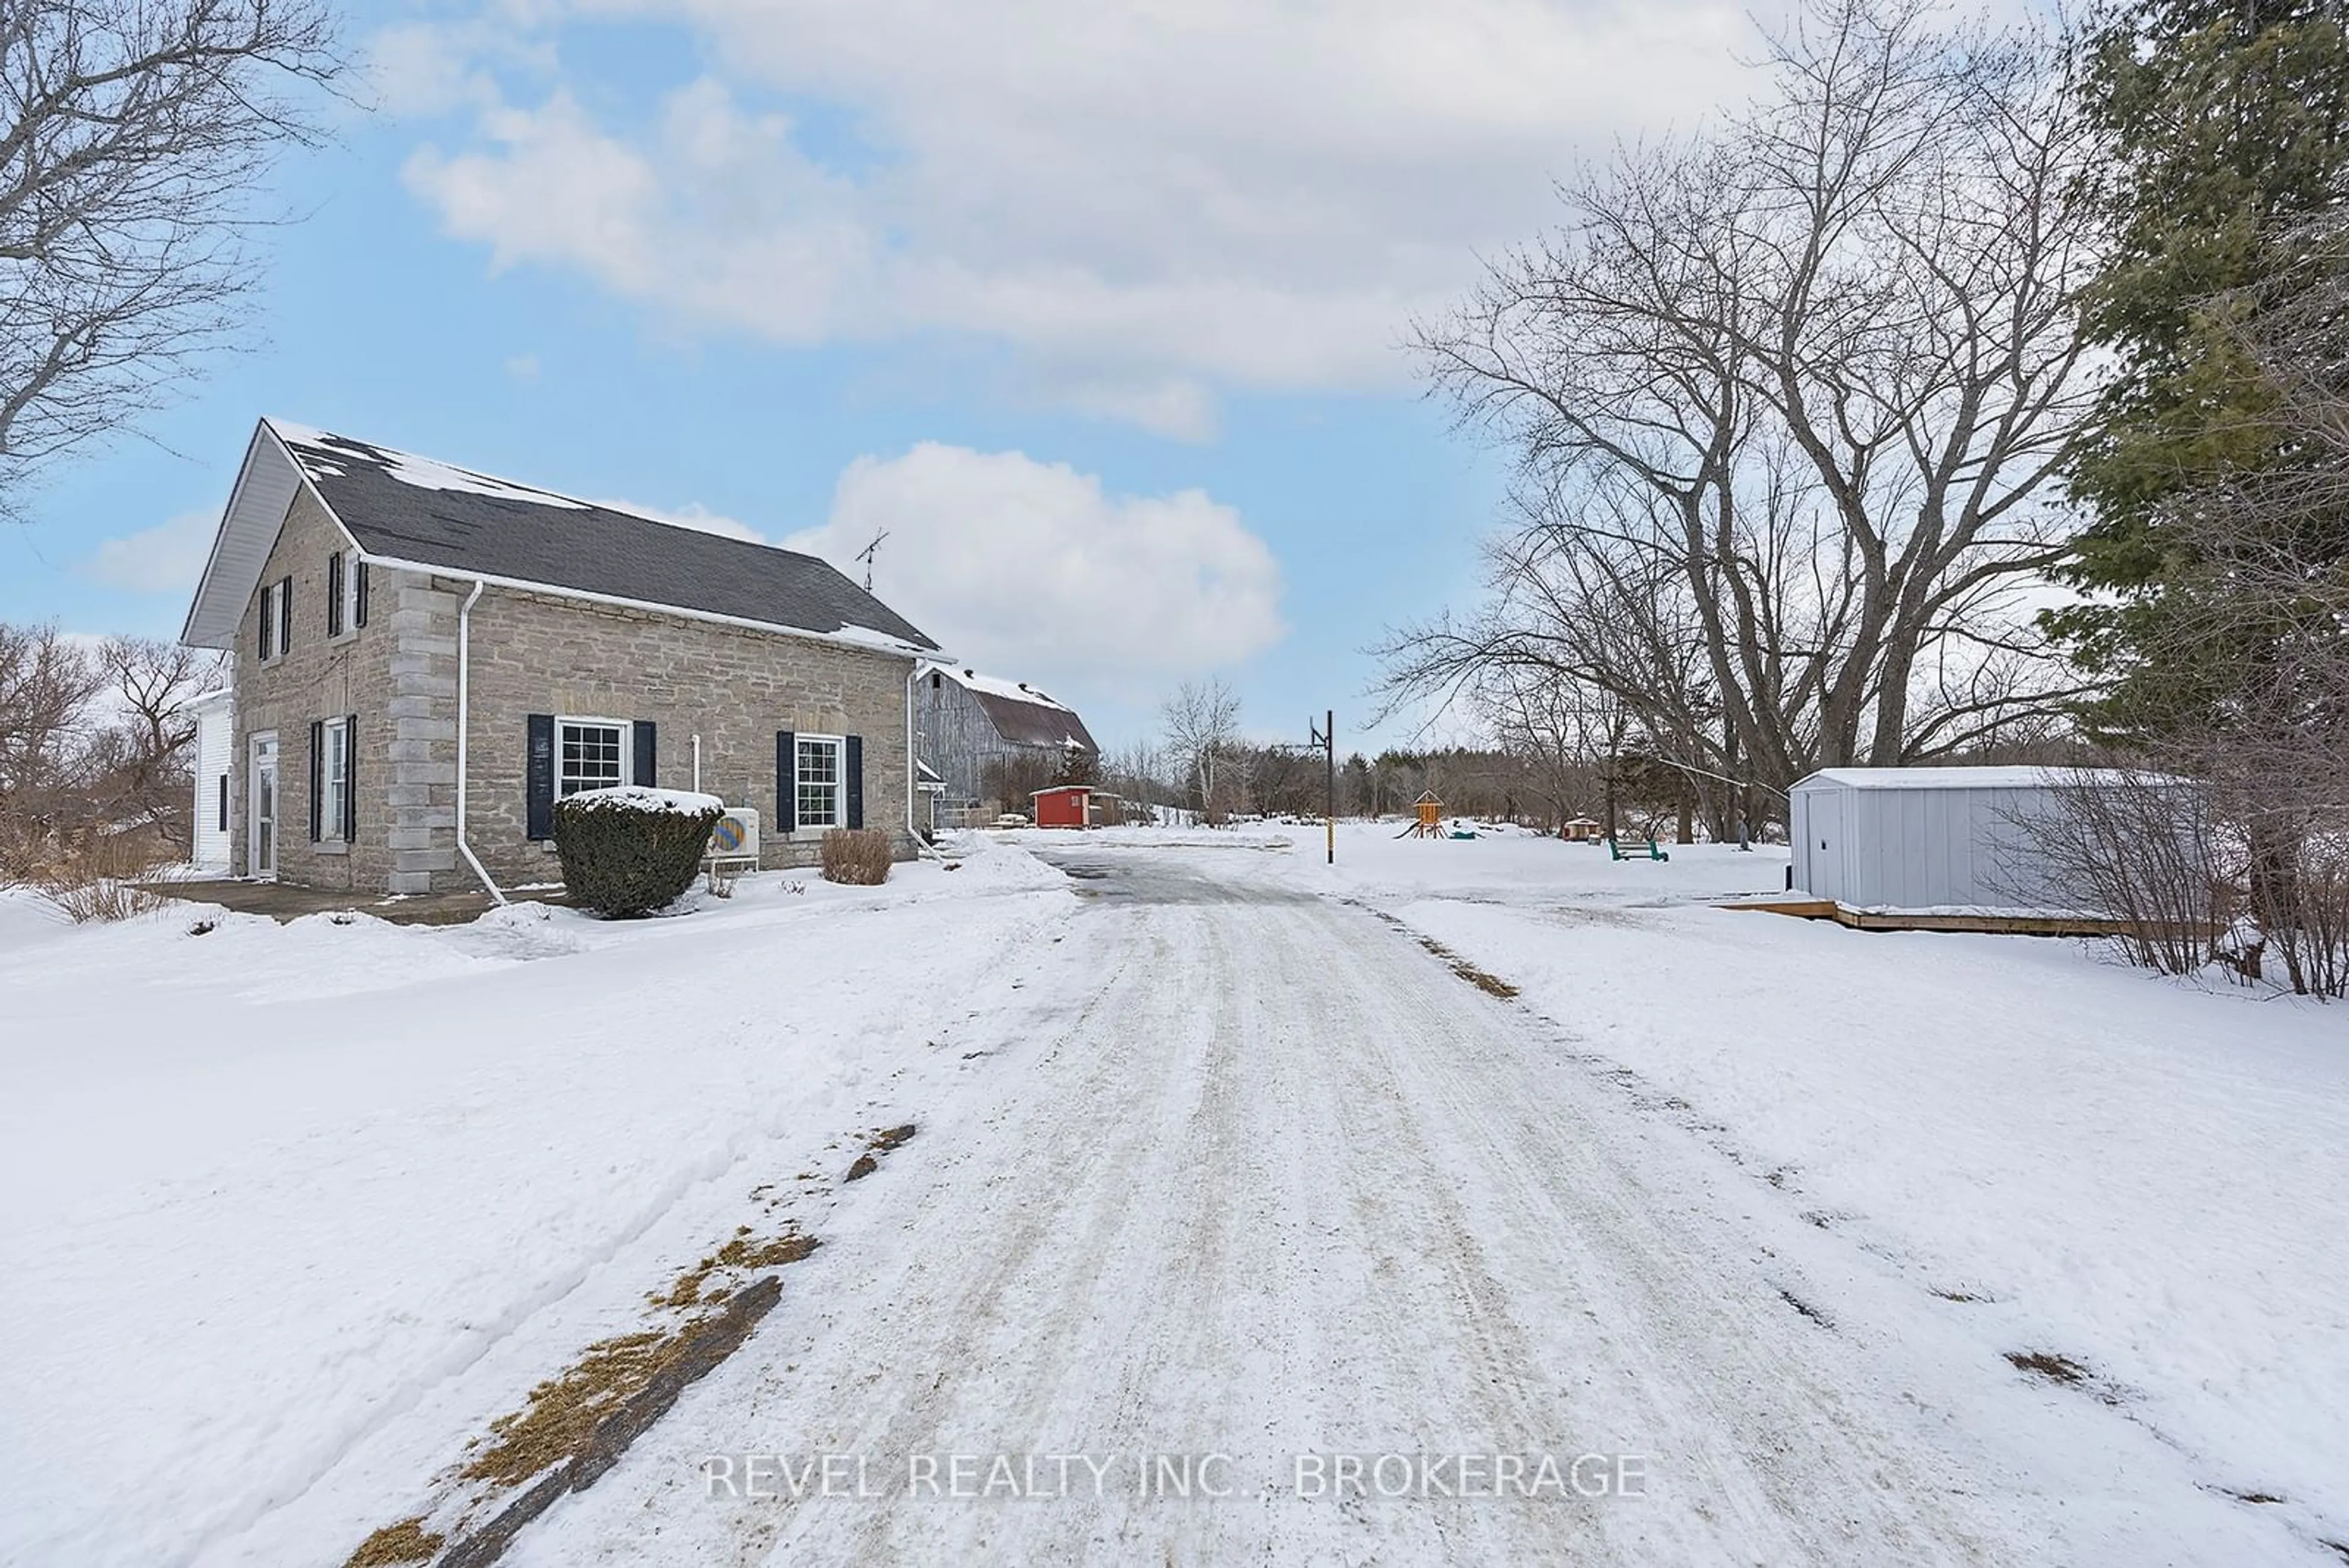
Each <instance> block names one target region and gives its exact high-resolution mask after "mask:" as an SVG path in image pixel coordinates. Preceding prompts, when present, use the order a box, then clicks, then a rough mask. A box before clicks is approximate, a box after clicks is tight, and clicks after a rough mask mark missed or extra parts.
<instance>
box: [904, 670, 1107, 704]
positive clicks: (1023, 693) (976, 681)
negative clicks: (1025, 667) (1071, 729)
mask: <svg viewBox="0 0 2349 1568" xmlns="http://www.w3.org/2000/svg"><path fill="white" fill-rule="evenodd" d="M932 670H936V671H938V672H939V673H941V674H943V675H944V676H945V677H946V678H947V680H951V681H953V682H955V683H956V684H957V685H958V686H961V687H964V688H965V689H967V690H968V691H977V692H979V693H981V694H982V695H985V696H988V697H1009V698H1010V699H1011V700H1012V701H1014V702H1035V703H1039V704H1041V705H1042V706H1044V707H1047V708H1058V709H1059V710H1061V711H1062V712H1063V713H1069V712H1074V711H1075V710H1074V709H1072V708H1071V707H1070V706H1069V705H1068V704H1067V703H1065V702H1061V701H1055V700H1054V699H1052V698H1050V697H1048V696H1046V695H1045V694H1044V693H1043V692H1041V691H1037V690H1036V689H1035V688H1034V687H1033V686H1030V685H1029V684H1028V683H1027V682H1026V681H1024V680H1004V679H1003V678H1002V677H1001V676H999V675H981V674H980V673H979V672H978V670H957V669H956V668H955V667H954V666H953V665H951V664H936V663H933V664H927V665H925V666H923V668H922V673H923V674H925V675H926V674H928V673H930V671H932Z"/></svg>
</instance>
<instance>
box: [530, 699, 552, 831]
mask: <svg viewBox="0 0 2349 1568" xmlns="http://www.w3.org/2000/svg"><path fill="white" fill-rule="evenodd" d="M528 742H529V749H528V752H527V754H526V757H525V761H524V765H523V784H524V785H525V788H526V790H527V793H528V795H529V807H528V809H527V811H526V812H525V813H524V816H525V817H526V819H527V831H528V833H529V835H530V836H531V837H532V838H533V839H543V838H552V837H554V714H552V713H533V714H532V715H531V716H530V732H529V736H528Z"/></svg>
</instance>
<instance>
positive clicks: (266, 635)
mask: <svg viewBox="0 0 2349 1568" xmlns="http://www.w3.org/2000/svg"><path fill="white" fill-rule="evenodd" d="M260 620H261V661H262V662H263V663H264V664H266V663H268V662H269V646H270V639H273V638H274V637H275V636H276V635H277V586H276V585H275V584H274V583H272V584H271V585H269V586H268V587H264V588H263V589H262V590H261V616H260Z"/></svg>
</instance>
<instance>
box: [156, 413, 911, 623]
mask: <svg viewBox="0 0 2349 1568" xmlns="http://www.w3.org/2000/svg"><path fill="white" fill-rule="evenodd" d="M305 488H306V489H308V490H309V491H310V492H311V493H313V494H315V495H316V497H317V498H318V500H319V502H320V503H321V504H323V505H324V506H325V507H326V511H327V512H328V514H331V515H332V516H333V518H334V520H335V522H336V524H338V525H339V526H340V527H341V528H342V530H343V532H344V533H345V534H347V535H349V537H350V539H351V542H352V543H353V544H355V545H357V546H358V548H359V550H360V552H361V553H362V554H363V555H364V556H366V557H367V560H369V561H370V562H379V563H381V564H383V565H386V566H407V567H410V568H414V569H417V570H422V571H430V572H437V573H441V574H445V575H447V576H460V577H481V578H486V579H488V580H489V581H491V582H493V583H499V584H502V585H505V586H509V587H526V588H537V589H543V590H546V591H548V592H552V593H555V594H560V595H565V596H570V597H582V598H589V599H595V600H600V601H604V602H609V603H615V604H624V605H631V606H638V607H645V608H651V609H665V610H674V611H678V612H681V613H684V614H686V615H688V616H696V617H700V618H710V619H717V620H724V621H730V622H736V623H740V624H743V625H748V626H754V627H761V628H772V629H775V630H779V631H786V632H792V633H794V634H797V635H801V636H807V637H818V638H823V639H831V640H836V641H843V642H851V643H855V644H858V645H861V646H865V647H873V648H878V649H885V650H887V651H891V652H896V653H903V654H917V653H925V652H936V649H937V644H936V643H935V642H933V641H932V640H931V639H929V638H928V637H926V635H924V634H923V633H922V632H921V631H920V630H918V629H916V628H915V627H914V626H913V625H912V624H911V623H909V622H907V621H906V620H905V619H904V618H901V617H900V616H898V615H897V614H896V613H895V611H893V610H891V609H890V608H889V607H887V606H885V605H884V604H882V603H881V601H880V600H878V599H876V598H874V597H873V596H872V595H871V594H869V593H866V592H865V591H864V589H863V588H860V587H857V586H856V585H855V584H854V583H853V582H851V581H850V580H849V579H848V578H847V577H846V576H843V575H842V574H841V573H840V572H839V571H838V570H837V569H836V568H834V567H833V566H832V565H831V564H830V563H829V562H826V561H823V560H819V559H817V558H816V557H815V556H804V555H801V554H799V553H798V552H797V551H792V550H781V549H777V548H775V547H774V546H772V545H761V544H757V543H754V542H752V541H750V540H746V539H730V538H726V537H723V536H721V535H716V534H709V533H704V532H702V531H700V530H698V529H694V528H688V527H683V526H680V525H679V524H673V523H666V522H662V521H660V520H658V519H656V518H652V517H647V516H643V515H641V514H636V513H633V512H628V511H626V510H622V509H620V508H616V507H614V506H611V505H608V504H603V503H598V502H592V501H581V500H578V499H576V498H574V497H572V496H568V495H563V494H559V493H556V492H554V491H551V490H541V489H538V488H537V487H536V486H533V485H528V484H520V483H514V482H513V481H511V480H504V479H498V478H494V477H492V476H491V475H489V474H484V473H478V472H473V471H472V470H470V469H462V468H456V467H452V466H451V465H450V464H448V463H445V462H439V461H437V460H435V459H432V458H427V457H417V456H414V455H412V454H410V453H408V452H398V451H395V450H393V449H392V448H390V447H386V446H378V445H376V444H374V443H373V442H370V441H358V440H356V439H354V438H352V437H349V436H340V435H333V434H330V433H328V432H326V431H318V430H312V429H310V428H308V427H307V426H304V425H296V424H293V423H290V422H288V421H283V420H264V421H261V425H260V428H259V429H258V430H257V431H254V439H253V444H252V446H251V447H250V448H248V449H247V452H246V454H245V461H244V466H243V470H242V471H240V472H239V474H238V477H237V485H236V490H235V492H234V493H233V494H232V496H231V498H230V502H229V509H228V513H227V515H226V516H225V517H224V518H223V519H222V524H221V530H220V535H219V536H218V537H217V538H216V539H215V541H214V544H213V547H212V559H211V560H210V561H209V562H208V563H207V564H206V566H205V568H204V576H203V579H202V583H201V585H200V586H199V587H198V588H197V591H196V600H195V604H194V606H193V607H191V609H190V611H189V614H188V623H187V627H186V629H185V631H184V633H183V636H184V638H185V639H186V640H187V641H189V642H191V643H194V644H197V645H198V646H202V647H212V648H219V647H225V646H227V645H228V642H229V640H230V639H232V638H233V636H234V629H235V627H236V624H237V621H238V618H240V617H241V616H242V615H243V609H244V606H245V605H246V603H247V602H249V601H250V599H251V598H252V596H253V592H254V587H255V586H256V584H257V583H258V581H259V577H260V573H261V569H262V566H263V564H264V562H265V560H266V559H267V556H268V554H269V550H270V548H271V546H272V545H274V542H275V539H276V535H277V529H278V525H279V524H281V523H282V522H283V521H284V520H285V508H286V506H287V505H288V504H290V503H291V502H292V500H293V498H294V496H295V493H297V492H298V491H299V490H302V489H305Z"/></svg>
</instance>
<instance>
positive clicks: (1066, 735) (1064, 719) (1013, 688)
mask: <svg viewBox="0 0 2349 1568" xmlns="http://www.w3.org/2000/svg"><path fill="white" fill-rule="evenodd" d="M921 673H922V674H925V675H931V674H936V675H941V676H944V677H945V678H946V679H947V680H951V681H953V682H954V683H955V684H956V685H957V686H959V687H961V688H962V689H963V690H964V691H968V692H969V693H970V694H971V696H972V697H973V698H974V699H976V700H977V701H978V706H979V709H980V711H982V712H984V713H985V714H986V715H987V721H988V723H990V724H992V725H994V726H995V732H996V733H997V734H999V735H1000V736H1002V737H1003V738H1004V739H1005V740H1007V741H1009V742H1011V743H1012V744H1013V745H1015V746H1066V745H1068V744H1070V743H1071V742H1075V743H1076V744H1078V745H1080V746H1082V747H1083V748H1084V749H1085V750H1087V751H1089V752H1092V753H1096V754H1098V753H1100V751H1101V747H1100V746H1098V745H1096V744H1095V743H1094V742H1093V737H1092V731H1090V730H1088V729H1086V728H1085V722H1084V721H1083V720H1082V719H1080V718H1078V717H1077V713H1076V710H1074V709H1073V708H1071V707H1069V706H1068V705H1067V704H1066V703H1063V702H1060V701H1055V700H1054V699H1052V698H1051V697H1050V696H1047V695H1046V694H1045V693H1043V692H1041V691H1037V690H1036V689H1035V688H1034V687H1032V686H1030V685H1029V684H1028V683H1027V682H1025V681H1013V680H1003V679H1002V678H1001V677H999V676H994V675H981V674H980V673H978V671H977V670H957V669H956V668H955V667H953V666H952V665H947V664H926V665H924V666H923V667H922V670H921Z"/></svg>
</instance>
